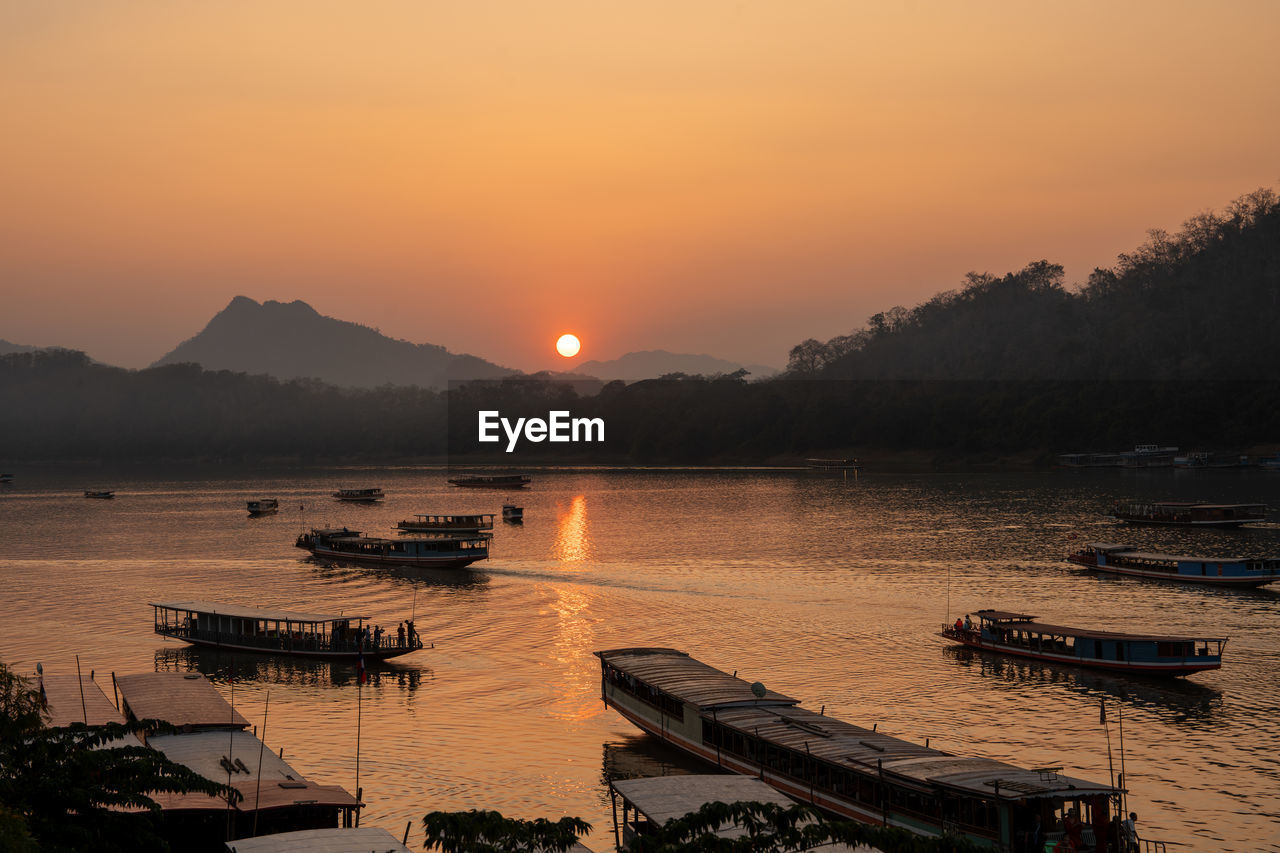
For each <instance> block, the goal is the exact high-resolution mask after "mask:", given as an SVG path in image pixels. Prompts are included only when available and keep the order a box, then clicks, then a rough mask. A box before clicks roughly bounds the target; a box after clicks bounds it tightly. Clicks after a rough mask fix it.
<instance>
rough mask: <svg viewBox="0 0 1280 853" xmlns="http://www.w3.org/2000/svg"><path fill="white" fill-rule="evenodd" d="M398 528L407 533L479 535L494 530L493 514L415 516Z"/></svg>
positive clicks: (402, 522)
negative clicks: (484, 531)
mask: <svg viewBox="0 0 1280 853" xmlns="http://www.w3.org/2000/svg"><path fill="white" fill-rule="evenodd" d="M396 527H398V528H400V529H401V530H403V531H405V532H406V533H479V532H480V531H482V530H492V529H493V513H491V512H482V513H476V514H475V515H415V516H414V517H413V520H412V521H410V520H407V519H406V520H405V521H401V522H399V523H398V524H396Z"/></svg>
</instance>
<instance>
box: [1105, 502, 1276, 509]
mask: <svg viewBox="0 0 1280 853" xmlns="http://www.w3.org/2000/svg"><path fill="white" fill-rule="evenodd" d="M1128 503H1131V504H1142V505H1148V506H1176V507H1182V508H1184V509H1239V508H1240V507H1247V508H1250V509H1252V508H1253V507H1262V508H1264V509H1265V508H1266V506H1267V505H1266V504H1264V503H1247V504H1210V503H1202V502H1200V501H1128Z"/></svg>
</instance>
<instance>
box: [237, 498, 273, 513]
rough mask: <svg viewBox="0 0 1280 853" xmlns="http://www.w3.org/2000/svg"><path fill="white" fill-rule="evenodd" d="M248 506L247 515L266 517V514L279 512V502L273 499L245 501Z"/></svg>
mask: <svg viewBox="0 0 1280 853" xmlns="http://www.w3.org/2000/svg"><path fill="white" fill-rule="evenodd" d="M245 503H247V504H248V505H249V515H267V514H268V513H273V512H279V511H280V501H278V500H276V499H275V498H259V499H258V500H256V501H246V502H245Z"/></svg>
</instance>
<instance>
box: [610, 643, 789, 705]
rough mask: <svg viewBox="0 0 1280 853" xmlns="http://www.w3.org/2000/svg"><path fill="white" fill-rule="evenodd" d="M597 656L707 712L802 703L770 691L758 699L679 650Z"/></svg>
mask: <svg viewBox="0 0 1280 853" xmlns="http://www.w3.org/2000/svg"><path fill="white" fill-rule="evenodd" d="M596 656H597V657H599V658H600V659H601V660H602V661H606V662H607V663H608V664H609V665H610V666H613V667H615V668H617V669H619V670H622V671H623V672H626V673H629V674H630V675H634V676H635V677H636V678H639V679H640V680H641V681H643V682H645V683H646V684H649V685H651V686H653V687H656V688H658V689H659V690H662V691H663V692H665V693H668V694H670V695H671V696H674V697H675V698H677V699H679V700H681V701H683V702H691V703H693V704H695V705H697V706H699V707H700V708H703V709H706V708H721V707H732V706H736V705H781V706H789V705H798V704H799V703H800V700H799V699H792V698H791V697H790V696H784V695H782V694H781V693H776V692H774V691H772V690H766V691H765V694H764V696H762V697H761V696H756V695H755V694H754V693H752V692H751V685H750V684H749V683H748V682H746V681H744V680H743V679H741V678H737V677H736V676H733V675H729V674H728V673H727V672H721V671H720V670H718V669H716V668H715V667H713V666H708V665H707V664H705V663H703V662H702V661H698V660H694V659H693V658H691V657H689V655H687V654H685V653H684V652H682V651H679V650H677V649H663V648H628V649H609V650H606V651H600V652H596Z"/></svg>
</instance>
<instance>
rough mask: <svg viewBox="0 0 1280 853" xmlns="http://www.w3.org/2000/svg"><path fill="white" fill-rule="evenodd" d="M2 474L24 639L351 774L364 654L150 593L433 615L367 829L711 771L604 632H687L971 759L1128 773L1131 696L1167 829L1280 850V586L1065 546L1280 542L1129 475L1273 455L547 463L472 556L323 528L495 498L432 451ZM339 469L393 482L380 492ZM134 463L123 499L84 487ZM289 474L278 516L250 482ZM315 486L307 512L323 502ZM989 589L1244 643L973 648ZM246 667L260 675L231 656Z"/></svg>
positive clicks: (1134, 733)
mask: <svg viewBox="0 0 1280 853" xmlns="http://www.w3.org/2000/svg"><path fill="white" fill-rule="evenodd" d="M17 473H18V474H19V479H18V482H17V483H16V484H15V485H14V486H10V487H4V488H3V490H0V585H3V588H4V589H5V591H6V596H5V601H6V604H5V605H4V606H3V612H4V614H5V616H6V617H7V618H6V619H5V621H4V626H3V631H2V632H0V652H2V655H3V659H4V660H5V661H6V662H7V663H9V664H10V665H11V666H13V667H14V668H15V669H17V670H18V671H20V672H22V673H31V672H32V671H33V670H34V667H35V664H36V662H37V661H41V662H43V664H44V667H45V671H46V672H53V673H67V672H74V668H75V655H77V654H79V655H80V660H81V665H82V667H83V668H84V670H85V671H86V673H87V672H88V671H89V670H95V671H96V673H97V677H98V681H99V683H100V684H102V685H103V686H104V688H105V690H106V691H107V693H108V695H110V693H111V686H110V675H109V673H110V672H113V671H114V672H116V673H117V674H124V673H130V672H141V671H150V670H152V669H171V670H172V669H176V670H189V669H191V670H199V671H201V672H204V673H206V674H208V675H209V676H210V677H211V678H212V679H214V680H215V682H216V683H217V684H218V688H219V690H220V691H221V693H222V694H223V696H225V697H227V698H228V699H230V698H232V691H233V689H234V701H235V705H236V707H237V708H238V709H239V710H240V711H241V712H242V713H244V714H245V715H246V716H247V717H248V718H249V719H250V720H251V721H253V722H254V723H255V724H256V725H258V726H259V729H260V730H261V727H262V724H263V711H264V704H265V703H266V700H267V694H268V692H269V693H270V711H269V715H268V718H267V727H266V731H265V735H266V737H265V739H266V742H267V744H268V746H270V747H271V748H273V749H279V748H281V747H283V748H284V751H285V758H286V759H287V760H289V761H290V762H291V763H292V764H293V765H294V766H295V767H296V768H297V769H298V770H300V771H301V772H302V773H304V774H306V775H307V776H308V777H309V778H312V779H315V780H316V781H319V782H323V783H337V784H342V785H343V786H345V787H347V788H348V789H350V790H354V789H355V786H356V783H355V734H356V715H357V693H358V691H357V687H356V683H355V673H354V670H353V668H352V667H349V666H340V665H330V664H325V663H316V662H309V661H304V660H285V659H275V658H270V657H264V656H254V655H239V656H230V655H219V654H214V653H210V652H204V651H193V650H191V649H190V648H189V647H187V646H185V645H183V644H181V643H177V642H175V641H170V640H165V639H163V638H160V637H158V636H156V635H155V634H154V633H153V632H152V611H151V608H150V607H148V606H147V603H148V602H151V601H166V600H183V599H193V598H202V599H210V600H214V601H222V602H227V603H237V604H249V605H259V606H263V607H278V608H291V609H301V610H309V611H317V612H324V611H333V612H337V611H344V612H345V613H348V614H355V613H359V614H363V615H368V616H370V617H372V618H373V619H374V620H375V621H377V622H380V623H381V624H383V625H384V626H388V627H390V628H391V630H392V631H394V629H395V626H396V624H397V623H398V622H400V621H401V620H403V619H405V618H407V617H409V615H410V613H411V612H412V611H415V610H416V622H417V625H418V629H419V631H420V633H421V635H422V637H423V639H424V640H425V641H426V642H428V643H434V644H435V648H434V649H428V650H424V651H421V652H418V653H415V654H413V655H411V656H408V657H405V658H400V659H398V660H397V661H395V662H392V663H390V664H387V665H383V666H379V667H375V668H374V669H373V670H372V671H371V677H370V682H369V684H367V685H366V686H365V687H364V688H363V702H362V711H361V714H362V732H361V754H360V785H361V786H362V787H363V788H364V792H365V799H366V801H367V802H368V804H369V805H368V808H367V809H365V812H364V815H363V818H362V822H363V823H364V824H366V825H377V826H382V827H385V828H387V829H388V830H390V831H391V832H392V833H393V834H395V835H397V836H399V835H400V834H401V833H402V832H403V831H404V826H405V823H406V821H413V824H414V825H413V831H412V834H411V838H410V846H412V847H414V848H418V847H420V846H421V843H422V834H421V831H420V829H419V826H418V821H419V819H420V818H421V816H422V814H424V813H425V812H427V811H430V810H437V809H443V810H453V809H470V808H482V809H497V810H499V811H501V812H503V813H504V814H507V815H509V816H517V817H524V818H533V817H551V818H557V817H560V816H561V815H566V814H569V815H577V816H580V817H583V818H585V819H586V820H588V821H590V822H591V823H593V824H594V826H595V830H594V832H593V833H592V835H591V837H590V838H589V839H588V840H587V843H588V844H589V845H590V846H591V847H592V848H593V849H596V850H605V849H608V848H609V847H610V845H611V844H612V824H611V819H610V817H609V814H610V810H609V802H608V795H607V793H606V788H605V785H604V781H603V779H604V776H605V774H606V773H613V774H622V775H652V774H655V773H662V772H689V771H696V770H699V769H704V770H705V769H706V768H702V767H701V765H699V764H697V763H695V762H691V761H689V760H687V759H683V758H682V757H680V756H679V755H678V754H676V753H674V752H673V751H671V750H669V749H667V748H665V747H663V746H661V745H659V744H658V743H656V742H655V741H654V740H652V739H650V738H648V737H645V736H642V735H641V734H640V733H639V731H638V730H636V729H635V728H633V727H632V726H630V725H629V724H627V723H625V722H624V721H623V720H622V719H621V718H620V717H619V716H618V715H617V714H616V713H614V712H612V711H610V710H607V709H605V708H604V707H603V705H602V703H601V701H600V696H599V666H598V661H597V660H596V658H594V657H593V656H592V654H591V653H592V652H593V651H596V650H599V649H605V648H613V647H619V646H642V645H656V646H671V647H675V648H679V649H682V650H684V651H687V652H689V653H691V654H692V655H694V656H695V657H697V658H699V659H701V660H703V661H705V662H707V663H709V664H711V665H713V666H716V667H719V668H721V669H724V670H726V671H730V672H732V671H735V670H737V671H738V673H739V674H740V675H741V676H743V677H745V678H747V679H748V680H760V681H763V682H764V683H765V684H766V685H767V686H768V687H770V688H772V689H775V690H779V691H781V692H783V693H787V694H790V695H792V696H796V697H798V698H800V699H802V700H803V702H804V704H805V705H806V706H807V707H812V708H814V709H818V708H820V707H822V706H825V708H826V713H827V714H830V715H833V716H837V717H840V718H842V719H845V720H848V721H850V722H853V723H857V724H861V725H866V726H870V725H872V724H878V725H879V729H880V730H881V731H885V732H888V733H890V734H893V735H897V736H900V737H903V738H906V739H909V740H913V741H919V742H923V741H924V740H925V738H929V739H930V743H931V745H933V746H935V747H938V748H941V749H944V750H947V751H950V752H955V753H959V754H973V755H982V756H988V757H992V758H997V759H1003V760H1008V761H1011V762H1013V763H1016V764H1019V765H1022V766H1026V767H1063V768H1065V769H1066V771H1067V772H1069V773H1071V774H1072V775H1077V776H1082V777H1084V778H1088V779H1094V780H1100V781H1105V780H1107V779H1108V778H1109V777H1108V773H1109V771H1108V758H1107V737H1106V733H1105V731H1104V729H1103V727H1102V726H1101V725H1100V724H1099V714H1098V706H1099V701H1100V700H1104V701H1105V702H1106V704H1107V708H1108V721H1109V723H1110V734H1111V745H1112V752H1113V755H1114V760H1115V764H1116V769H1117V770H1118V769H1119V762H1120V753H1119V746H1120V745H1119V738H1118V734H1119V732H1118V722H1119V718H1120V716H1121V714H1123V721H1124V722H1123V725H1124V761H1125V770H1126V772H1127V779H1128V786H1129V788H1130V790H1131V794H1130V797H1129V807H1130V809H1132V810H1134V811H1137V812H1138V814H1139V827H1140V830H1141V831H1142V833H1143V835H1144V837H1151V838H1158V839H1165V840H1169V841H1178V842H1183V843H1186V844H1190V845H1191V848H1189V849H1196V850H1224V851H1225V850H1230V851H1256V850H1260V849H1268V850H1277V849H1280V814H1277V811H1276V796H1275V792H1276V785H1277V782H1278V781H1280V770H1278V769H1277V764H1276V762H1275V759H1274V756H1273V754H1272V752H1271V745H1272V744H1274V743H1275V742H1276V741H1277V739H1280V632H1277V631H1276V625H1277V616H1278V615H1280V592H1277V591H1273V590H1268V589H1263V590H1260V591H1252V592H1245V591H1232V590H1212V589H1198V588H1195V587H1183V586H1179V585H1174V584H1167V585H1166V584H1158V583H1147V582H1140V581H1130V580H1099V579H1095V578H1092V577H1090V576H1089V575H1087V574H1085V573H1083V572H1081V571H1079V570H1077V569H1076V568H1074V567H1072V566H1069V565H1068V564H1066V563H1064V562H1062V557H1063V556H1064V555H1065V554H1066V553H1067V552H1069V551H1070V550H1072V549H1074V548H1075V547H1078V546H1079V545H1080V544H1082V543H1084V542H1087V541H1098V540H1109V541H1120V542H1129V543H1134V544H1138V545H1143V546H1147V547H1151V548H1159V549H1161V550H1167V551H1172V552H1175V553H1179V552H1180V553H1204V554H1213V555H1230V554H1233V553H1239V554H1253V555H1257V554H1273V555H1274V554H1280V525H1275V524H1265V525H1258V526H1255V527H1252V528H1246V529H1242V530H1239V531H1225V532H1222V531H1170V530H1159V529H1151V530H1148V529H1142V528H1132V527H1118V526H1116V525H1114V524H1113V523H1112V522H1110V521H1107V520H1106V519H1105V518H1103V517H1102V514H1101V513H1102V511H1103V510H1104V509H1105V508H1106V507H1107V506H1109V505H1110V503H1111V501H1112V500H1114V499H1117V498H1138V497H1142V498H1152V499H1163V498H1187V499H1206V500H1220V501H1232V502H1236V501H1239V502H1244V501H1262V502H1267V503H1270V504H1272V505H1280V494H1278V493H1280V478H1278V477H1275V476H1274V475H1267V474H1265V473H1261V472H1234V471H1232V472H1220V471H1190V472H1177V471H1169V470H1163V471H1149V472H1121V471H1098V472H1054V473H1036V474H999V475H976V474H965V475H919V476H890V475H874V474H873V475H864V476H863V477H861V478H860V479H857V480H855V479H852V478H850V479H846V478H843V477H841V476H840V475H838V474H837V475H830V474H821V473H812V472H798V471H741V470H735V471H725V470H700V471H656V470H655V471H575V470H556V471H533V472H531V473H532V474H533V476H534V483H533V487H532V489H531V490H529V491H527V492H524V493H519V494H518V496H517V498H516V499H517V502H518V503H521V504H522V505H523V506H524V507H525V518H526V522H525V524H524V525H523V526H510V525H501V524H500V526H499V527H498V529H497V530H496V532H495V537H494V541H493V557H492V558H491V559H490V560H489V561H487V562H482V563H478V564H476V567H475V568H474V569H473V570H447V571H445V570H442V571H424V570H411V569H403V570H397V569H380V568H363V567H356V566H352V565H332V564H328V565H325V564H318V563H316V562H315V561H313V560H312V559H311V558H310V557H309V556H308V555H307V554H306V553H305V552H302V551H299V550H297V549H295V548H294V547H293V540H294V538H295V537H296V535H297V533H298V532H299V531H300V530H301V529H302V528H303V527H305V526H312V525H321V524H338V525H342V524H345V525H348V526H350V527H353V528H357V529H361V530H364V531H366V532H369V533H372V534H374V535H390V534H389V533H388V530H389V529H390V528H391V527H392V526H393V525H394V524H395V522H396V521H398V520H400V519H402V518H408V517H411V516H412V514H413V513H425V512H463V511H474V512H498V511H499V507H500V505H501V503H502V502H503V500H504V499H508V498H510V497H511V494H510V493H502V492H482V491H462V490H457V489H452V488H451V487H449V486H447V485H446V484H445V473H444V472H443V471H442V470H438V469H420V468H368V469H364V468H341V469H308V470H304V471H285V470H281V471H277V472H268V473H265V474H259V473H254V474H249V473H244V472H234V471H233V472H227V471H225V470H219V471H216V472H213V473H211V472H210V470H209V469H201V470H200V471H198V472H196V473H188V474H182V473H177V474H172V473H166V475H165V476H164V477H163V478H162V477H160V476H155V475H151V474H133V475H130V474H121V473H118V472H117V473H106V472H105V471H104V470H103V469H93V470H90V471H84V470H72V469H68V468H65V467H62V468H50V469H35V470H28V471H19V472H17ZM338 486H347V487H363V486H381V487H383V488H384V489H385V490H386V492H387V495H388V498H387V500H386V501H385V502H384V503H382V504H378V505H375V506H359V505H349V504H339V503H337V502H336V501H334V500H332V499H331V498H329V497H328V493H329V492H331V491H332V490H333V489H335V488H337V487H338ZM90 487H114V488H116V489H117V490H118V494H119V497H117V498H116V499H115V500H114V501H87V500H85V499H83V498H82V497H80V494H81V491H82V490H83V489H85V488H90ZM256 497H278V498H280V500H281V506H282V511H281V512H280V514H279V515H277V516H269V517H265V518H260V519H250V518H248V517H247V516H246V513H245V509H244V501H245V500H247V499H250V498H256ZM301 507H305V509H301ZM983 607H997V608H1003V609H1021V610H1024V611H1027V612H1031V613H1035V614H1037V615H1040V616H1042V617H1043V618H1044V619H1045V620H1046V621H1052V622H1056V623H1059V624H1069V625H1079V626H1088V627H1096V628H1105V629H1112V630H1134V631H1138V630H1147V631H1157V632H1164V633H1186V634H1192V635H1194V634H1201V633H1203V634H1205V635H1209V636H1216V635H1222V636H1228V637H1230V642H1229V643H1228V644H1227V647H1226V652H1225V657H1224V665H1223V668H1222V669H1221V670H1219V671H1217V672H1208V673H1201V674H1198V675H1195V676H1192V677H1191V678H1187V679H1176V680H1155V679H1147V678H1136V677H1121V676H1112V675H1107V674H1101V673H1094V672H1091V671H1088V670H1082V669H1073V668H1066V667H1064V668H1053V667H1049V666H1042V665H1040V664H1036V663H1032V662H1026V661H1018V660H1017V659H1014V658H1003V657H996V656H982V655H974V654H971V653H969V652H968V651H964V650H955V649H952V648H950V647H948V646H947V645H946V644H945V643H944V642H943V641H942V640H941V639H940V638H938V637H937V636H936V632H937V631H938V629H939V628H940V627H941V626H942V624H943V623H944V621H947V620H954V619H955V617H956V616H957V615H963V614H964V613H965V612H971V611H973V610H977V609H979V608H983ZM233 674H234V687H233V685H232V679H233Z"/></svg>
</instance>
